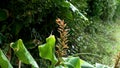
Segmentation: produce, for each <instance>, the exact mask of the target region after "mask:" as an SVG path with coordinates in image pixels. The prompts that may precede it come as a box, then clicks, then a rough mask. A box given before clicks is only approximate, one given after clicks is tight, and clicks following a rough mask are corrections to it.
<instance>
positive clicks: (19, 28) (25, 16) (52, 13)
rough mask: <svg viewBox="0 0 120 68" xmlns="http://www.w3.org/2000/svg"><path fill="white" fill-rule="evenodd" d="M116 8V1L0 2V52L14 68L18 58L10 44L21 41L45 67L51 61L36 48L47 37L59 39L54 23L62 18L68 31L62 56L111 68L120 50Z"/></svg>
mask: <svg viewBox="0 0 120 68" xmlns="http://www.w3.org/2000/svg"><path fill="white" fill-rule="evenodd" d="M119 6H120V1H119V0H29V1H28V0H10V1H9V0H4V1H3V0H2V1H1V3H0V49H2V50H3V52H4V54H5V55H6V56H8V58H10V59H11V60H10V62H11V64H12V65H13V66H14V67H17V66H18V65H17V64H16V63H17V61H18V58H17V57H16V55H15V54H14V53H13V50H11V48H10V47H9V45H10V43H11V42H13V41H16V40H18V39H20V38H21V39H22V40H23V43H24V44H25V47H26V48H27V49H28V51H29V52H30V53H31V55H32V56H33V57H34V58H35V60H36V61H37V63H39V62H43V63H40V64H38V65H39V66H40V67H45V68H46V67H47V65H49V64H50V61H48V60H45V59H41V58H40V57H39V55H38V50H37V49H36V48H37V46H38V45H40V44H43V43H45V42H46V40H45V39H46V38H47V37H48V36H49V35H50V34H53V35H55V37H56V38H60V34H59V32H58V31H57V30H58V25H57V24H56V23H55V20H56V19H57V18H61V19H62V20H64V21H65V23H66V24H67V27H66V28H67V29H68V36H67V37H68V38H67V40H68V41H67V45H68V47H69V48H68V47H66V48H67V50H65V51H66V55H65V56H69V55H73V56H74V55H75V56H76V55H77V56H79V57H80V58H81V59H84V60H85V61H87V62H89V63H91V64H95V63H96V62H98V63H102V64H105V65H109V66H114V62H115V61H114V57H116V55H117V53H118V52H119V50H120V49H119V45H120V43H119V41H120V39H119V33H120V30H119V28H120V27H119V26H120V24H119V18H120V16H119V15H120V13H119V11H120V7H119ZM57 43H59V41H56V44H57ZM56 49H57V48H56ZM26 66H29V65H26V64H23V67H26Z"/></svg>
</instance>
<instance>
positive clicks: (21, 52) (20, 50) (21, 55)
mask: <svg viewBox="0 0 120 68" xmlns="http://www.w3.org/2000/svg"><path fill="white" fill-rule="evenodd" d="M11 48H12V49H13V50H14V52H15V54H16V56H17V57H18V59H19V60H20V61H21V62H23V63H26V64H31V65H32V67H33V68H39V67H38V65H37V63H36V61H35V60H34V59H33V57H32V56H31V54H30V53H29V52H28V50H27V49H26V48H25V46H24V44H23V42H22V40H21V39H19V40H18V41H16V42H15V43H11Z"/></svg>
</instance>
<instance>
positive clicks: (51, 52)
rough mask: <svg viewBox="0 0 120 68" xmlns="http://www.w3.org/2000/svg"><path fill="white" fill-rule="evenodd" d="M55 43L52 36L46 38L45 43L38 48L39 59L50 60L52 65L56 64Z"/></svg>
mask: <svg viewBox="0 0 120 68" xmlns="http://www.w3.org/2000/svg"><path fill="white" fill-rule="evenodd" d="M55 41H56V40H55V37H54V35H50V36H49V37H48V38H46V43H45V44H43V45H40V46H39V47H38V49H39V55H40V57H42V58H44V59H48V60H50V61H51V62H52V64H53V65H55V64H56V62H57V58H56V57H55Z"/></svg>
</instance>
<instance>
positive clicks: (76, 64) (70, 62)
mask: <svg viewBox="0 0 120 68" xmlns="http://www.w3.org/2000/svg"><path fill="white" fill-rule="evenodd" d="M46 41H47V43H46V44H45V45H39V46H38V49H39V54H40V57H42V58H44V59H49V60H50V61H51V62H52V64H51V66H48V67H50V68H62V67H67V68H86V67H88V68H93V67H94V66H93V65H91V64H89V63H87V62H86V61H84V60H81V59H79V57H72V56H69V57H66V58H64V57H62V59H63V60H64V61H63V62H61V63H60V64H59V65H57V66H56V67H55V64H56V62H57V58H56V57H55V55H53V54H52V53H54V51H51V50H55V47H54V45H55V44H54V43H55V37H54V35H50V36H49V37H48V38H47V39H46ZM45 47H47V48H45ZM51 47H52V48H51ZM11 48H13V50H14V52H15V54H16V55H17V57H18V58H19V60H20V61H22V62H23V63H26V64H31V65H32V67H33V68H39V67H38V66H37V64H36V62H35V60H34V59H33V58H32V56H31V55H30V54H29V52H28V51H27V50H26V48H25V46H24V44H23V42H22V40H21V39H19V40H18V41H16V42H15V43H13V44H12V43H11ZM48 51H51V53H49V55H48V53H47V52H48ZM26 52H27V53H26ZM45 53H46V54H45ZM0 56H1V62H2V63H1V65H0V66H1V67H2V68H8V67H9V68H13V67H12V66H11V64H10V62H9V61H8V59H7V58H6V57H5V55H4V54H3V52H2V50H1V51H0ZM51 56H52V57H51ZM2 64H3V65H2ZM5 64H6V65H5ZM101 66H103V65H99V66H98V65H97V67H96V68H100V67H101Z"/></svg>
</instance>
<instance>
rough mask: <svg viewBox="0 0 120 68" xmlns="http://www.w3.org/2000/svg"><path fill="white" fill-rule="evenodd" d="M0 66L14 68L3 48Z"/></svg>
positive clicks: (0, 55) (0, 52)
mask: <svg viewBox="0 0 120 68" xmlns="http://www.w3.org/2000/svg"><path fill="white" fill-rule="evenodd" d="M0 67H1V68H13V67H12V65H11V64H10V62H9V60H8V59H7V57H6V56H5V55H4V53H3V52H2V50H1V49H0Z"/></svg>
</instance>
